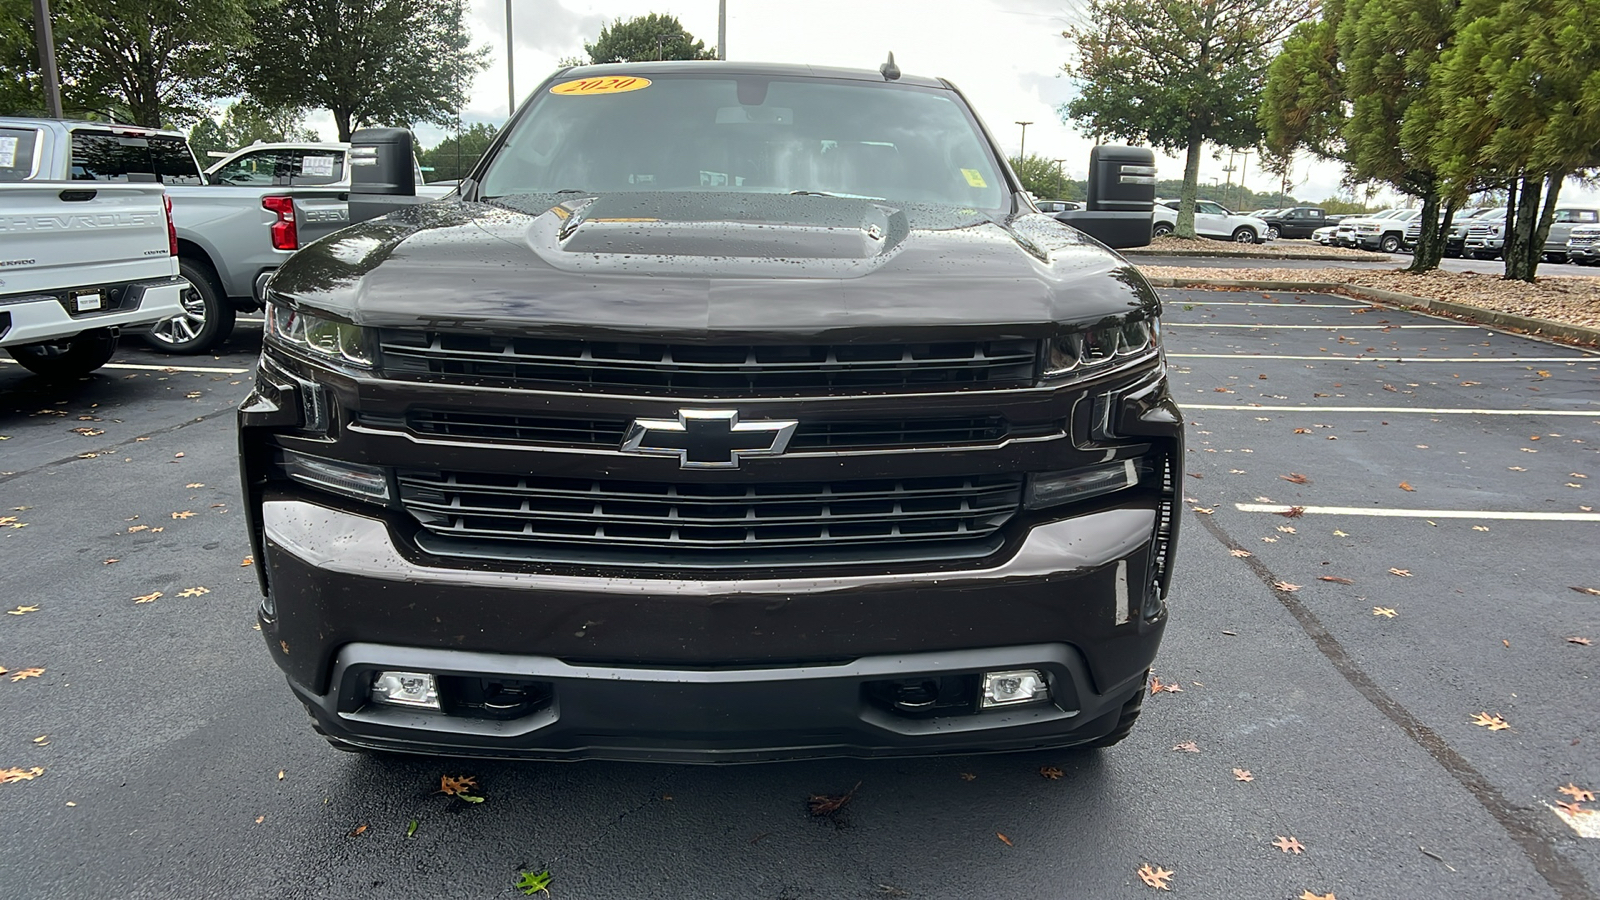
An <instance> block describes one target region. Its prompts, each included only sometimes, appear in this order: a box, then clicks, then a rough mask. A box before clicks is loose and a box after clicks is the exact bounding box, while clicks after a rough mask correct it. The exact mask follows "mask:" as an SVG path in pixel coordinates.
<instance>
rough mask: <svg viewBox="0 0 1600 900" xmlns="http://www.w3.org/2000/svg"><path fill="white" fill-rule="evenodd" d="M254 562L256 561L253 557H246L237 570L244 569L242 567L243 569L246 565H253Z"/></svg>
mask: <svg viewBox="0 0 1600 900" xmlns="http://www.w3.org/2000/svg"><path fill="white" fill-rule="evenodd" d="M255 561H256V558H255V557H254V556H246V557H245V558H244V561H243V562H241V563H239V568H241V569H242V568H244V567H245V566H248V565H250V564H252V563H254V562H255Z"/></svg>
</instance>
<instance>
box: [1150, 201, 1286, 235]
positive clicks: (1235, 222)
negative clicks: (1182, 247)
mask: <svg viewBox="0 0 1600 900" xmlns="http://www.w3.org/2000/svg"><path fill="white" fill-rule="evenodd" d="M1179 204H1180V201H1178V200H1159V199H1158V200H1156V208H1155V212H1154V213H1153V214H1152V216H1153V218H1154V221H1153V222H1152V224H1151V226H1150V230H1151V234H1153V235H1155V236H1156V237H1161V236H1162V235H1164V234H1172V233H1173V232H1175V231H1177V230H1178V206H1179ZM1194 233H1195V234H1198V235H1200V236H1201V237H1208V238H1215V239H1217V240H1221V241H1233V242H1235V243H1239V244H1259V243H1262V242H1264V241H1270V240H1272V238H1271V237H1269V236H1268V235H1267V223H1266V222H1263V221H1261V220H1260V219H1258V218H1256V217H1255V216H1242V215H1239V214H1238V213H1235V212H1229V211H1228V209H1227V208H1226V207H1224V206H1222V205H1221V204H1220V203H1213V202H1211V201H1210V200H1197V201H1195V205H1194Z"/></svg>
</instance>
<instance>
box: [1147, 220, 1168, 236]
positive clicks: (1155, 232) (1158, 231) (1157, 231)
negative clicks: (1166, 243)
mask: <svg viewBox="0 0 1600 900" xmlns="http://www.w3.org/2000/svg"><path fill="white" fill-rule="evenodd" d="M1172 232H1173V228H1172V226H1171V225H1170V224H1169V223H1166V222H1157V223H1156V224H1155V225H1153V226H1151V228H1150V236H1151V237H1166V236H1167V235H1169V234H1171V233H1172Z"/></svg>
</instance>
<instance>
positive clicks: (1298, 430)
mask: <svg viewBox="0 0 1600 900" xmlns="http://www.w3.org/2000/svg"><path fill="white" fill-rule="evenodd" d="M1294 433H1295V434H1310V433H1311V429H1309V428H1296V429H1295V430H1294Z"/></svg>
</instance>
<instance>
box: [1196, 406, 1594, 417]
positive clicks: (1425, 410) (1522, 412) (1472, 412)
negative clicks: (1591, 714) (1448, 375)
mask: <svg viewBox="0 0 1600 900" xmlns="http://www.w3.org/2000/svg"><path fill="white" fill-rule="evenodd" d="M1178 405H1179V406H1180V407H1181V408H1183V409H1216V410H1226V411H1228V412H1314V413H1384V414H1385V415H1397V414H1400V413H1421V414H1423V415H1429V416H1588V417H1590V418H1600V409H1589V410H1584V409H1441V408H1439V407H1414V406H1240V405H1239V404H1237V403H1180V404H1178Z"/></svg>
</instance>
